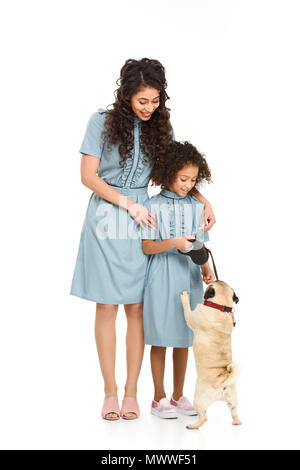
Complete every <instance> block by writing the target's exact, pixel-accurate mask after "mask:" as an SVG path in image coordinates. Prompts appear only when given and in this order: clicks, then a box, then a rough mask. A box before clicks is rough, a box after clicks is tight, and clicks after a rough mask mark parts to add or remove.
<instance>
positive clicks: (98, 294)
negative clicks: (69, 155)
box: [70, 108, 153, 305]
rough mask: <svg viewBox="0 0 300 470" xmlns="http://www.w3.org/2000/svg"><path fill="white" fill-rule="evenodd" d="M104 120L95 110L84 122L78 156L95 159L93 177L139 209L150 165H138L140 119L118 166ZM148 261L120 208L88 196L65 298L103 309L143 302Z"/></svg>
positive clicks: (136, 226) (138, 231) (134, 227)
mask: <svg viewBox="0 0 300 470" xmlns="http://www.w3.org/2000/svg"><path fill="white" fill-rule="evenodd" d="M106 116H107V111H106V110H105V109H101V108H99V109H98V111H97V112H95V113H93V114H92V115H91V117H90V119H89V122H88V125H87V129H86V133H85V136H84V139H83V142H82V145H81V147H80V150H79V152H81V153H84V154H88V155H92V156H94V157H97V158H99V169H98V173H97V174H98V176H100V177H101V178H102V179H103V180H104V181H105V182H106V183H108V184H110V185H111V186H112V187H114V189H116V190H117V191H119V192H120V193H122V194H124V195H125V196H127V197H129V198H130V199H132V200H133V201H135V202H138V203H139V204H142V205H144V202H145V200H146V199H147V198H148V192H147V187H148V182H149V176H150V172H151V169H152V167H153V162H149V161H148V160H147V162H146V163H143V157H144V155H143V153H142V152H141V149H140V134H141V124H142V120H141V119H139V118H138V117H135V118H134V130H133V134H134V150H133V152H132V153H133V158H126V160H125V164H124V167H123V168H121V167H120V165H119V162H120V154H119V150H118V145H112V146H111V147H112V151H111V152H109V151H108V148H107V143H106V142H104V141H103V139H102V138H101V132H102V130H103V128H104V122H105V119H106ZM147 260H148V256H147V255H145V254H144V252H143V250H142V246H141V227H140V225H139V224H138V223H137V222H136V221H135V220H134V219H133V218H132V217H131V216H130V215H129V213H128V212H127V210H126V209H123V208H122V207H119V206H117V205H115V204H112V203H110V202H108V201H106V200H105V199H103V198H101V197H100V196H98V195H97V194H96V193H94V192H93V193H92V195H91V197H90V200H89V203H88V207H87V211H86V217H85V220H84V223H83V227H82V231H81V236H80V242H79V249H78V254H77V259H76V264H75V270H74V274H73V279H72V285H71V291H70V294H72V295H76V296H78V297H81V298H83V299H86V300H91V301H94V302H99V303H103V304H110V305H112V304H130V303H136V302H142V301H143V289H144V282H145V274H146V268H147Z"/></svg>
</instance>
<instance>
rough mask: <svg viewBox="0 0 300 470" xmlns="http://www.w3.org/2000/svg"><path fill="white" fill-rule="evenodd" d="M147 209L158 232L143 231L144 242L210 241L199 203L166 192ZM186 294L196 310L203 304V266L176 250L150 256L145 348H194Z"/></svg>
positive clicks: (145, 290) (189, 197) (154, 199)
mask: <svg viewBox="0 0 300 470" xmlns="http://www.w3.org/2000/svg"><path fill="white" fill-rule="evenodd" d="M144 206H145V207H147V208H148V210H150V211H151V212H153V213H154V214H155V215H156V217H157V229H150V228H149V227H146V228H145V229H142V239H148V240H157V241H161V240H166V239H169V238H173V237H181V236H183V235H194V236H195V235H196V239H197V240H199V241H202V242H203V241H204V242H205V241H207V240H209V236H208V233H207V232H203V230H200V231H199V230H198V227H199V226H201V225H202V223H203V208H204V206H203V204H202V203H201V202H200V201H199V200H198V199H196V198H194V197H191V196H189V195H187V196H179V195H178V194H176V193H173V192H171V191H167V190H166V189H163V190H162V191H161V192H160V193H159V194H158V195H156V196H153V197H151V198H149V199H148V200H147V201H146V202H145V203H144ZM186 251H188V250H186ZM182 290H186V291H187V292H188V293H189V294H190V303H191V308H192V309H194V308H195V307H196V305H197V304H200V303H201V302H202V295H203V284H202V278H201V270H200V266H198V265H196V264H194V263H193V261H192V260H191V258H190V257H189V256H185V255H182V254H180V253H179V252H178V251H177V249H176V248H171V249H170V250H167V251H164V252H162V253H158V254H155V255H150V256H149V261H148V265H147V273H146V279H145V289H144V307H143V319H144V335H145V344H151V345H153V346H171V347H177V348H186V347H189V346H192V344H193V332H192V330H191V329H190V328H189V327H188V326H187V324H186V321H185V318H184V312H183V307H182V303H181V300H180V297H179V294H180V293H181V291H182Z"/></svg>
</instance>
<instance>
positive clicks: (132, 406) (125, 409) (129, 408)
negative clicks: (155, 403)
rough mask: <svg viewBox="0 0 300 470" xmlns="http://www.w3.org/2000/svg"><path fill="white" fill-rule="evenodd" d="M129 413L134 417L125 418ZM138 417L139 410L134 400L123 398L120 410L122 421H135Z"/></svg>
mask: <svg viewBox="0 0 300 470" xmlns="http://www.w3.org/2000/svg"><path fill="white" fill-rule="evenodd" d="M129 413H133V414H135V415H136V416H125V415H128V414H129ZM139 416H140V408H139V405H138V402H137V401H136V398H133V397H124V399H123V402H122V408H121V417H122V418H123V419H128V420H130V419H137V418H139Z"/></svg>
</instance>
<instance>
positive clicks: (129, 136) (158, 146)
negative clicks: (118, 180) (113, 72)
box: [103, 58, 172, 167]
mask: <svg viewBox="0 0 300 470" xmlns="http://www.w3.org/2000/svg"><path fill="white" fill-rule="evenodd" d="M116 83H117V85H119V88H118V89H117V90H116V91H115V93H114V95H115V100H116V101H115V103H113V104H112V106H113V109H111V110H107V112H108V116H107V119H106V120H105V129H104V133H103V137H104V138H105V139H106V141H107V142H108V150H110V149H111V145H116V144H118V143H119V153H120V157H121V160H120V166H121V167H123V166H124V161H125V159H126V158H127V157H130V158H132V150H133V148H134V140H133V139H134V137H133V133H132V130H133V127H134V117H135V114H134V112H133V110H132V107H131V97H132V96H133V95H134V94H135V93H137V92H138V91H140V90H142V89H143V88H145V87H151V88H155V89H157V90H159V106H158V107H157V109H156V110H155V112H154V113H153V115H152V116H151V118H150V119H149V120H148V121H147V122H142V126H141V150H142V152H143V154H144V156H145V157H146V158H144V159H143V163H146V161H147V158H148V159H149V160H156V159H157V158H159V157H160V155H161V154H162V153H164V150H165V148H166V146H167V145H168V144H169V142H170V141H171V140H172V126H171V123H170V113H169V111H170V109H169V108H167V107H166V101H167V100H168V99H170V98H169V96H168V95H167V93H166V88H167V81H166V77H165V69H164V67H163V66H162V64H161V63H160V62H159V61H158V60H154V59H147V58H143V59H141V60H134V59H128V60H126V62H125V64H124V65H123V67H122V68H121V72H120V78H118V80H117V82H116Z"/></svg>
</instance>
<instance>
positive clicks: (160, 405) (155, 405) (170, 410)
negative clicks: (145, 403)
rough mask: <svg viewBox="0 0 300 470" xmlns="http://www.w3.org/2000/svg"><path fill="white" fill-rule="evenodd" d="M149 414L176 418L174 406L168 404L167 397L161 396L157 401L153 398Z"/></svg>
mask: <svg viewBox="0 0 300 470" xmlns="http://www.w3.org/2000/svg"><path fill="white" fill-rule="evenodd" d="M151 414H153V415H155V416H158V417H159V418H165V419H174V418H178V414H177V413H176V409H175V407H174V406H172V405H171V404H170V402H169V400H168V399H167V398H161V400H159V402H157V401H155V400H153V401H152V405H151Z"/></svg>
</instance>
